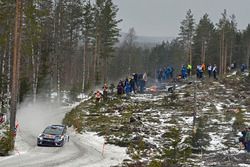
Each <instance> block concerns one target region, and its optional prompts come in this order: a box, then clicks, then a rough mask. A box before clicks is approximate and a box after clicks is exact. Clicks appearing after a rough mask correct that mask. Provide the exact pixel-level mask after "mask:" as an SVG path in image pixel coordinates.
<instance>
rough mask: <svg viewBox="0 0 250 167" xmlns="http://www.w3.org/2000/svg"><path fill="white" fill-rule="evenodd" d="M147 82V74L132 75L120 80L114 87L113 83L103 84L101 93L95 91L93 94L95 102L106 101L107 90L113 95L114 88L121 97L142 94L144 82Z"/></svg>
mask: <svg viewBox="0 0 250 167" xmlns="http://www.w3.org/2000/svg"><path fill="white" fill-rule="evenodd" d="M147 80H148V77H147V73H146V72H145V73H143V74H142V73H140V74H137V73H133V74H132V75H131V76H129V77H127V78H125V79H124V80H120V81H119V82H118V84H117V86H115V85H114V84H113V83H111V84H110V86H109V87H108V85H107V84H106V83H105V84H104V86H103V87H102V88H103V92H102V93H101V91H99V90H97V91H96V93H95V98H96V101H98V102H99V101H100V99H102V98H103V99H104V100H105V99H107V96H108V90H109V91H110V93H111V94H113V93H114V89H115V88H116V92H117V95H123V94H126V95H127V96H129V95H130V94H131V93H134V94H136V93H143V92H144V90H145V86H146V82H147Z"/></svg>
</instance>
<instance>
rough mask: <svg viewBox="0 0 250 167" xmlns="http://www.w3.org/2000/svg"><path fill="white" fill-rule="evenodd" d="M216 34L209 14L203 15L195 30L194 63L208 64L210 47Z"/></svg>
mask: <svg viewBox="0 0 250 167" xmlns="http://www.w3.org/2000/svg"><path fill="white" fill-rule="evenodd" d="M213 33H214V25H213V23H212V22H211V21H210V19H209V17H208V14H205V15H203V17H202V18H201V20H200V22H199V24H198V25H197V27H196V29H195V36H194V51H195V52H194V62H195V63H196V64H199V63H206V62H207V61H206V60H207V59H206V57H207V55H208V53H207V51H208V46H209V44H210V42H211V39H212V35H213ZM210 63H211V62H210Z"/></svg>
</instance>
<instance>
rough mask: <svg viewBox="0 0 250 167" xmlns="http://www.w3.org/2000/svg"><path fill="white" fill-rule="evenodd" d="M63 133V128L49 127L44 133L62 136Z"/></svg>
mask: <svg viewBox="0 0 250 167" xmlns="http://www.w3.org/2000/svg"><path fill="white" fill-rule="evenodd" d="M62 132H63V128H61V127H47V128H46V129H45V130H44V131H43V133H45V134H50V135H61V134H62Z"/></svg>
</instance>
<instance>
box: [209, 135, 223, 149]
mask: <svg viewBox="0 0 250 167" xmlns="http://www.w3.org/2000/svg"><path fill="white" fill-rule="evenodd" d="M209 136H210V137H211V139H212V140H211V141H210V145H209V146H208V147H207V150H209V151H216V150H222V149H223V148H226V146H225V145H224V144H222V141H223V136H219V135H218V134H217V133H215V132H211V133H209Z"/></svg>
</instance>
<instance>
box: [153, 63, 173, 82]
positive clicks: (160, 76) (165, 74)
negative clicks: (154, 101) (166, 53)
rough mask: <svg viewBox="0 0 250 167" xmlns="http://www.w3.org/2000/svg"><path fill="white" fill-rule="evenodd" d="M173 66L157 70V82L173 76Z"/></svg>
mask: <svg viewBox="0 0 250 167" xmlns="http://www.w3.org/2000/svg"><path fill="white" fill-rule="evenodd" d="M173 73H174V68H173V67H171V66H166V67H163V68H160V69H158V70H157V72H156V75H157V80H158V82H162V81H166V80H168V79H172V78H173Z"/></svg>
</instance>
